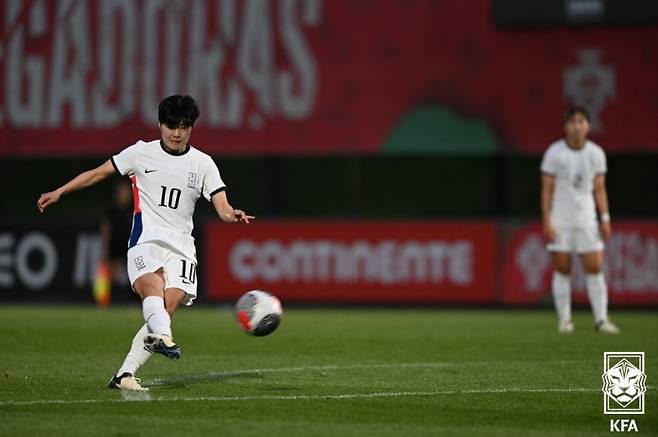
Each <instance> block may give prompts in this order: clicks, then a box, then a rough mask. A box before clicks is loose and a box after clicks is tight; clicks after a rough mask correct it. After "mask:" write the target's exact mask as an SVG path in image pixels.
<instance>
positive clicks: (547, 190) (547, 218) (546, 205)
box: [541, 173, 555, 241]
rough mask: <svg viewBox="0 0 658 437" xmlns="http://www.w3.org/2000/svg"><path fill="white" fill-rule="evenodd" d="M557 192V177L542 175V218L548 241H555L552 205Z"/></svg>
mask: <svg viewBox="0 0 658 437" xmlns="http://www.w3.org/2000/svg"><path fill="white" fill-rule="evenodd" d="M554 192H555V177H553V176H551V175H548V174H545V173H544V174H542V175H541V216H542V222H543V223H544V236H545V237H546V239H547V240H548V241H553V239H555V228H554V227H553V223H552V222H551V205H552V204H553V193H554Z"/></svg>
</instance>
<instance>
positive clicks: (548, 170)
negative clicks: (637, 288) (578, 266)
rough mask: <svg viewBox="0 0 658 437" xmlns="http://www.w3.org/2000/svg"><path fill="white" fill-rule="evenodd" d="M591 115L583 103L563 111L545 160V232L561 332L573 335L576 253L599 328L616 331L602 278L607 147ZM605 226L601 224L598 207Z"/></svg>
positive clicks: (607, 217) (606, 234) (608, 229)
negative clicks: (560, 130)
mask: <svg viewBox="0 0 658 437" xmlns="http://www.w3.org/2000/svg"><path fill="white" fill-rule="evenodd" d="M589 130H590V122H589V115H588V113H587V111H586V110H585V109H584V108H582V107H579V106H575V107H572V108H570V109H569V110H568V111H567V112H566V113H565V115H564V132H565V138H564V139H562V140H559V141H557V142H555V143H553V144H552V145H551V146H550V147H549V148H548V150H547V151H546V153H545V154H544V159H543V161H542V163H541V172H542V192H541V207H542V217H543V222H544V234H545V236H546V239H547V240H548V242H549V243H548V246H547V248H548V250H549V251H550V252H551V253H552V258H553V266H554V268H555V271H554V272H553V300H554V301H555V308H556V310H557V314H558V318H559V324H558V332H560V333H571V332H573V329H574V326H573V323H572V321H571V277H570V274H571V255H572V253H576V254H578V256H579V257H580V261H581V263H582V265H583V267H584V269H585V273H586V275H587V294H588V296H589V301H590V305H591V306H592V312H593V313H594V320H595V323H596V325H595V326H596V330H597V331H599V332H605V333H608V334H617V333H618V332H619V328H617V327H616V326H615V325H614V324H612V323H611V322H610V321H609V320H608V289H607V286H606V283H605V278H604V276H603V272H602V270H603V242H604V241H605V240H607V239H608V238H609V237H610V234H611V232H612V230H611V227H610V213H609V210H608V195H607V193H606V189H605V173H606V159H605V153H604V152H603V149H601V147H599V146H598V145H596V144H594V143H593V142H591V141H589V140H588V139H587V134H588V133H589ZM597 208H598V212H599V218H600V224H598V226H597V217H596V209H597Z"/></svg>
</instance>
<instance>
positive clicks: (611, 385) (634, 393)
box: [602, 352, 647, 432]
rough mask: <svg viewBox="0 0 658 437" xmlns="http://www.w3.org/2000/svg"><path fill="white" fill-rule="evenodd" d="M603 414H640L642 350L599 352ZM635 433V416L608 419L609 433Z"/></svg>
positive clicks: (643, 378)
mask: <svg viewBox="0 0 658 437" xmlns="http://www.w3.org/2000/svg"><path fill="white" fill-rule="evenodd" d="M602 378H603V388H602V390H603V413H604V414H644V394H645V392H646V391H647V376H646V375H645V373H644V352H605V353H604V354H603V375H602ZM627 431H635V432H638V428H637V423H636V422H635V419H610V432H627Z"/></svg>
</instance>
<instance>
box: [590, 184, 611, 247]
mask: <svg viewBox="0 0 658 437" xmlns="http://www.w3.org/2000/svg"><path fill="white" fill-rule="evenodd" d="M594 200H595V201H596V208H597V210H598V211H599V217H601V237H603V239H604V240H607V239H608V238H610V235H611V234H612V226H611V225H610V209H609V208H608V192H607V191H606V189H605V174H604V173H600V174H597V175H596V177H595V179H594Z"/></svg>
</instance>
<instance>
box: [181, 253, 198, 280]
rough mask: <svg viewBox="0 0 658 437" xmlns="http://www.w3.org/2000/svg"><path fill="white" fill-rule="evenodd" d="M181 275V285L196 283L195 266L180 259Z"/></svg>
mask: <svg viewBox="0 0 658 437" xmlns="http://www.w3.org/2000/svg"><path fill="white" fill-rule="evenodd" d="M180 262H181V264H182V265H181V273H180V277H181V278H183V284H194V282H195V281H196V264H195V263H193V262H191V261H190V262H189V263H188V261H187V260H184V259H181V260H180Z"/></svg>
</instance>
